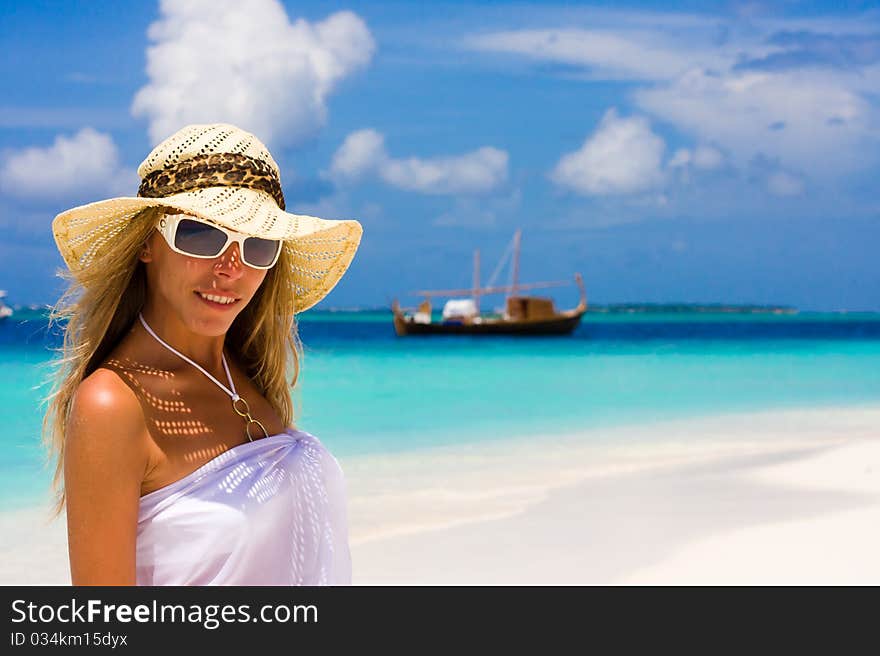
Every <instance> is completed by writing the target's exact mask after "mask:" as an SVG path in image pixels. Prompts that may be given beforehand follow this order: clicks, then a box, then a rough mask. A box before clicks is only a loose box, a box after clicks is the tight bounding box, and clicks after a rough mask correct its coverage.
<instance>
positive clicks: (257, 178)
mask: <svg viewBox="0 0 880 656" xmlns="http://www.w3.org/2000/svg"><path fill="white" fill-rule="evenodd" d="M223 186H228V187H247V188H248V189H256V190H258V191H264V192H266V193H267V194H269V195H270V196H272V198H274V199H275V202H276V203H278V207H279V208H280V209H282V210H283V209H285V205H284V193H283V192H282V190H281V181H280V180H279V179H278V174H277V173H276V172H275V170H274V169H273V168H272V166H270V165H269V164H268V163H266V162H264V161H262V160H259V159H255V158H253V157H249V156H247V155H242V154H241V153H208V154H204V155H196V156H195V157H192V158H190V159H186V160H183V161H180V162H177V163H176V164H173V165H171V166H167V167H165V168H162V169H157V170H155V171H152V172H150V173H148V174H147V175H146V176H145V177H144V179H143V180H142V181H141V185H140V188H139V189H138V194H137V195H138V196H139V197H142V198H164V197H165V196H171V195H172V194H179V193H181V192H184V191H192V190H194V189H203V188H206V187H223Z"/></svg>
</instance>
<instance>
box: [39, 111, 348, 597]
mask: <svg viewBox="0 0 880 656" xmlns="http://www.w3.org/2000/svg"><path fill="white" fill-rule="evenodd" d="M138 174H139V175H140V177H141V185H140V189H139V190H138V197H137V198H115V199H110V200H105V201H100V202H97V203H92V204H89V205H84V206H81V207H77V208H74V209H71V210H68V211H67V212H63V213H62V214H59V215H58V216H57V217H56V218H55V220H54V222H53V224H52V225H53V232H54V235H55V240H56V243H57V245H58V248H59V250H60V251H61V254H62V256H63V257H64V260H65V262H66V263H67V265H68V267H69V269H70V273H67V272H62V275H63V276H64V277H66V278H68V279H69V281H70V286H69V288H68V289H67V291H66V292H65V294H64V295H63V296H62V298H61V299H60V300H59V302H58V304H57V305H56V307H55V308H54V309H53V312H52V319H53V320H57V319H59V318H64V319H66V320H67V324H66V327H65V335H64V346H63V349H62V350H63V354H62V356H63V357H62V358H61V359H60V362H59V371H58V372H57V374H56V377H55V387H54V389H53V392H52V394H51V395H50V397H49V399H48V401H49V407H48V411H47V414H46V417H45V419H44V440H45V441H46V442H47V445H48V446H49V448H50V452H51V454H52V455H53V456H55V457H56V458H57V461H56V468H55V478H54V487H55V490H56V505H55V514H56V515H57V514H59V513H60V512H61V511H62V510H65V509H66V513H67V526H68V544H69V557H70V570H71V581H72V583H73V584H74V585H132V584H136V585H297V584H305V585H321V584H348V583H350V582H351V561H350V554H349V547H348V529H347V511H346V490H345V481H344V477H343V474H342V471H341V469H340V467H339V464H338V463H337V461H336V459H335V458H334V457H333V456H332V455H331V454H330V453H329V452H328V451H327V450H326V448H324V447H323V445H322V444H321V443H320V441H319V440H318V439H317V438H316V437H315V436H314V435H311V434H310V433H307V432H305V431H303V430H299V429H297V428H295V427H294V426H293V423H292V422H293V415H294V411H293V407H292V401H291V396H290V388H291V387H293V386H294V385H295V384H296V380H297V378H298V374H299V365H300V357H301V353H302V348H301V343H300V341H299V338H298V334H297V330H296V324H295V321H294V315H295V313H298V312H302V311H304V310H306V309H308V308H309V307H311V306H312V305H314V304H315V303H317V302H318V301H319V300H320V299H321V298H323V297H324V296H325V295H326V294H327V293H328V292H329V291H330V290H331V289H332V288H333V286H334V285H335V284H336V283H337V282H338V280H339V279H340V278H341V277H342V275H343V274H344V273H345V271H346V269H347V268H348V266H349V264H350V263H351V261H352V259H353V257H354V254H355V251H356V250H357V248H358V245H359V243H360V238H361V235H362V228H361V225H360V224H359V223H358V222H357V221H352V220H344V221H343V220H339V221H334V220H326V219H319V218H316V217H309V216H300V215H295V214H290V213H287V212H285V211H284V207H285V205H284V197H283V194H282V191H281V183H280V176H279V173H278V167H277V164H276V163H275V161H274V160H273V159H272V156H271V155H270V154H269V152H268V150H266V147H265V146H264V145H263V144H262V143H261V142H260V141H259V140H258V139H257V138H256V137H254V135H252V134H250V133H247V132H245V131H243V130H241V129H239V128H237V127H235V126H232V125H228V124H213V125H191V126H187V127H185V128H183V129H182V130H180V131H178V132H177V133H175V134H174V135H172V136H171V137H169V138H168V139H166V140H165V141H163V142H162V143H160V144H159V145H158V146H157V147H156V148H155V149H154V150H153V151H152V152H151V153H150V155H149V156H148V157H147V158H146V159H145V160H144V162H143V163H142V164H141V166H140V167H139V168H138ZM288 380H290V383H289V384H288Z"/></svg>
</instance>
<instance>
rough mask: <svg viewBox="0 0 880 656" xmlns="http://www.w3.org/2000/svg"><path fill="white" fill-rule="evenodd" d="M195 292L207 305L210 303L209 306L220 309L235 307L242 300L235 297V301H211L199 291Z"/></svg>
mask: <svg viewBox="0 0 880 656" xmlns="http://www.w3.org/2000/svg"><path fill="white" fill-rule="evenodd" d="M193 294H195V295H196V296H197V297H198V298H199V300H201V301H202V303H204V304H205V305H208V306H209V307H212V308H215V309H218V310H228V309H229V308H233V307H235V306H236V305H238V302H239V301H240V300H241V299H235V300H234V301H232V303H215V302H214V301H209V300H208V299H207V298H205V297H204V296H202V295H201V294H199V293H198V292H193Z"/></svg>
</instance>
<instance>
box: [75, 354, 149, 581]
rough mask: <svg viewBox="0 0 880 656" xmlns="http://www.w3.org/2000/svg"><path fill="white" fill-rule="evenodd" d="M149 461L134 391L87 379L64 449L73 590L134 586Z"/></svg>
mask: <svg viewBox="0 0 880 656" xmlns="http://www.w3.org/2000/svg"><path fill="white" fill-rule="evenodd" d="M148 461H149V456H148V451H147V442H146V427H145V422H144V417H143V412H142V410H141V407H140V403H139V402H138V400H137V397H136V396H135V395H134V392H132V390H131V389H130V388H129V387H128V386H127V385H126V384H125V383H123V382H122V380H121V379H119V378H118V377H117V376H116V374H114V373H113V372H111V371H109V370H106V369H97V370H96V371H95V372H94V373H93V374H92V375H91V376H89V377H88V378H86V379H85V380H83V381H82V382H81V383H80V385H79V388H78V389H77V392H76V395H75V397H74V401H73V407H72V408H71V413H70V418H69V420H68V424H67V435H66V442H65V450H64V486H65V494H66V500H67V538H68V551H69V556H70V576H71V582H72V584H73V585H134V584H135V540H136V536H137V518H138V504H139V500H140V490H141V483H142V481H143V478H144V475H145V472H146V468H147V464H148Z"/></svg>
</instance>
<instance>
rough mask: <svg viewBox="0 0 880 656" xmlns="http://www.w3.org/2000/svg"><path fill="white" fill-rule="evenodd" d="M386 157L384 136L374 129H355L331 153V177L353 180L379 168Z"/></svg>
mask: <svg viewBox="0 0 880 656" xmlns="http://www.w3.org/2000/svg"><path fill="white" fill-rule="evenodd" d="M387 159H388V154H387V153H386V152H385V137H383V136H382V135H381V134H380V133H378V132H376V131H375V130H370V129H364V130H357V131H356V132H352V133H351V134H349V135H348V136H347V137H346V138H345V140H344V141H343V142H342V145H341V146H340V147H339V148H338V149H337V150H336V153H335V154H334V155H333V162H332V163H331V165H330V173H331V177H333V178H335V179H337V180H343V179H351V180H354V179H357V178H360V177H362V176H363V175H365V174H367V173H369V172H370V171H376V170H379V169H380V168H381V167H382V166H383V165H384V164H385V162H386V161H387Z"/></svg>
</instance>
